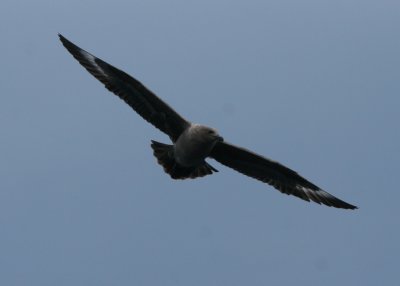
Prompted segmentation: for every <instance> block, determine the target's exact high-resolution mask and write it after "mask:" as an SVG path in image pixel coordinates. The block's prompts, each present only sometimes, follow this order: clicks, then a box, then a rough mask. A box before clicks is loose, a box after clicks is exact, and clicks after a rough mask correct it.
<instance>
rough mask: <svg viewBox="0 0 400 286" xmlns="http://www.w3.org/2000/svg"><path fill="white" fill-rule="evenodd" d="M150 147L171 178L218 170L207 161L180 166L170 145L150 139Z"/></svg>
mask: <svg viewBox="0 0 400 286" xmlns="http://www.w3.org/2000/svg"><path fill="white" fill-rule="evenodd" d="M151 148H152V149H153V154H154V156H155V157H156V158H157V162H158V164H160V165H161V166H163V168H164V171H165V172H166V173H167V174H169V175H170V176H171V178H172V179H181V180H183V179H187V178H191V179H194V178H197V177H204V176H207V175H211V174H212V173H213V172H218V170H217V169H215V168H214V167H212V166H211V165H209V164H208V163H207V162H204V163H203V164H202V165H200V166H196V167H183V166H180V165H179V164H178V163H177V162H176V161H175V159H174V154H173V152H174V149H173V146H172V145H168V144H164V143H160V142H157V141H153V140H151Z"/></svg>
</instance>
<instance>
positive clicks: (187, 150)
mask: <svg viewBox="0 0 400 286" xmlns="http://www.w3.org/2000/svg"><path fill="white" fill-rule="evenodd" d="M221 141H223V139H222V137H221V136H219V135H218V133H217V131H216V130H215V129H212V128H210V127H207V126H204V125H200V124H191V125H190V127H189V128H187V129H186V130H185V131H184V132H183V133H182V134H181V135H180V136H179V138H178V140H177V141H176V142H175V144H174V158H175V160H176V162H177V163H178V164H180V165H181V166H184V167H193V166H196V165H199V164H201V163H203V162H204V160H205V159H206V158H207V157H208V156H209V155H210V153H211V151H212V149H213V148H214V146H215V144H216V143H217V142H221Z"/></svg>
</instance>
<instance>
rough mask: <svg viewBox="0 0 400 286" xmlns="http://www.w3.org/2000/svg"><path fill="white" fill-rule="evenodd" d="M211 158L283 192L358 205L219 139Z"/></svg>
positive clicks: (329, 202)
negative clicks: (347, 201)
mask: <svg viewBox="0 0 400 286" xmlns="http://www.w3.org/2000/svg"><path fill="white" fill-rule="evenodd" d="M210 157H211V158H213V159H215V160H217V161H218V162H220V163H221V164H224V165H226V166H228V167H230V168H232V169H234V170H236V171H238V172H240V173H242V174H244V175H247V176H250V177H252V178H255V179H257V180H260V181H262V182H264V183H267V184H270V185H271V186H273V187H274V188H276V189H277V190H279V191H280V192H282V193H285V194H288V195H295V196H297V197H299V198H301V199H303V200H306V201H310V200H312V201H314V202H316V203H318V204H324V205H327V206H331V207H336V208H343V209H355V208H357V207H356V206H353V205H351V204H348V203H346V202H344V201H342V200H340V199H338V198H336V197H334V196H332V195H331V194H329V193H327V192H325V191H323V190H321V189H320V188H319V187H317V186H316V185H314V184H313V183H311V182H309V181H307V180H306V179H304V178H303V177H301V176H300V175H299V174H297V173H296V172H295V171H293V170H291V169H289V168H287V167H285V166H283V165H281V164H279V163H278V162H274V161H271V160H269V159H267V158H264V157H262V156H260V155H258V154H256V153H253V152H251V151H248V150H246V149H244V148H240V147H237V146H234V145H232V144H229V143H226V142H219V143H217V144H216V145H215V147H214V149H213V151H212V152H211V154H210Z"/></svg>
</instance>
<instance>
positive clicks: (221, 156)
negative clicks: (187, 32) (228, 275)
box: [59, 34, 357, 209]
mask: <svg viewBox="0 0 400 286" xmlns="http://www.w3.org/2000/svg"><path fill="white" fill-rule="evenodd" d="M59 37H60V40H61V42H62V44H63V45H64V47H65V48H66V49H67V50H68V51H69V52H70V53H71V54H72V56H73V57H74V58H75V59H77V60H78V62H79V63H80V64H81V65H82V66H83V67H84V68H85V69H86V70H87V71H88V72H89V73H91V74H92V75H93V76H94V77H95V78H97V79H98V80H99V81H101V82H102V83H103V84H104V85H105V87H106V88H107V89H108V90H109V91H111V92H113V93H114V94H116V95H117V96H118V97H120V98H121V99H122V100H124V101H125V102H126V103H127V104H128V105H129V106H130V107H131V108H132V109H133V110H135V111H136V112H137V113H138V114H139V115H140V116H141V117H143V118H144V119H145V120H146V121H148V122H149V123H151V124H152V125H154V126H155V127H156V128H158V129H159V130H161V131H162V132H164V133H165V134H167V135H168V136H169V138H170V139H171V141H172V144H164V143H160V142H157V141H154V140H152V141H151V142H152V143H151V148H152V149H153V154H154V156H155V157H156V158H157V161H158V163H159V164H160V165H161V166H162V167H163V168H164V171H165V172H166V173H168V174H169V175H170V176H171V178H172V179H187V178H192V179H194V178H197V177H203V176H206V175H211V174H213V173H214V172H218V170H217V169H215V168H214V167H213V166H211V165H210V164H209V163H208V162H207V161H206V159H207V158H212V159H214V160H216V161H218V162H219V163H221V164H223V165H225V166H227V167H230V168H232V169H234V170H236V171H238V172H240V173H242V174H244V175H246V176H249V177H252V178H254V179H257V180H259V181H261V182H264V183H267V184H269V185H271V186H273V187H274V188H276V189H277V190H279V191H280V192H282V193H284V194H288V195H294V196H297V197H299V198H301V199H303V200H306V201H314V202H316V203H318V204H324V205H327V206H330V207H336V208H343V209H356V208H357V207H356V206H353V205H351V204H349V203H346V202H344V201H342V200H340V199H338V198H336V197H334V196H333V195H331V194H329V193H327V192H325V191H324V190H322V189H321V188H319V187H317V186H316V185H314V184H313V183H311V182H310V181H308V180H306V179H305V178H303V177H301V176H300V175H299V174H297V173H296V172H295V171H293V170H291V169H289V168H287V167H285V166H283V165H282V164H280V163H278V162H275V161H272V160H270V159H268V158H266V157H263V156H261V155H258V154H256V153H254V152H252V151H249V150H247V149H245V148H242V147H238V146H235V145H233V144H230V143H228V142H226V141H224V139H223V138H222V137H221V136H220V135H219V134H218V132H217V130H216V129H214V128H210V127H207V126H204V125H201V124H195V123H192V122H190V121H188V120H186V119H185V118H183V117H182V116H181V115H180V114H178V113H177V112H176V111H175V110H174V109H172V108H171V107H170V106H169V105H168V104H166V103H165V102H164V101H162V100H161V99H160V98H159V97H158V96H156V95H155V94H154V93H153V92H151V91H150V90H149V89H147V88H146V87H145V86H144V85H143V84H142V83H140V82H139V81H138V80H136V79H135V78H133V77H131V76H130V75H128V74H127V73H125V72H123V71H122V70H119V69H117V68H116V67H114V66H112V65H110V64H108V63H106V62H105V61H103V60H101V59H99V58H97V57H95V56H94V55H92V54H90V53H88V52H87V51H85V50H83V49H81V48H80V47H78V46H76V45H75V44H73V43H72V42H70V41H69V40H67V39H66V38H65V37H63V36H62V35H61V34H59Z"/></svg>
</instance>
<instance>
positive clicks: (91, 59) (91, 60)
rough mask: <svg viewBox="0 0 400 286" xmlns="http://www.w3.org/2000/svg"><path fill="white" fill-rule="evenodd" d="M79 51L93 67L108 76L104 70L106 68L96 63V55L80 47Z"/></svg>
mask: <svg viewBox="0 0 400 286" xmlns="http://www.w3.org/2000/svg"><path fill="white" fill-rule="evenodd" d="M79 53H80V54H81V55H82V56H83V57H84V58H85V60H87V61H88V62H89V63H90V65H91V66H92V68H93V69H94V70H95V71H97V72H98V73H100V74H102V75H103V76H105V77H108V76H107V74H106V73H105V72H104V70H103V69H102V68H101V67H100V66H99V65H98V64H97V63H96V59H97V58H96V57H95V56H93V55H92V54H89V53H88V52H86V51H85V50H82V49H80V50H79Z"/></svg>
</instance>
